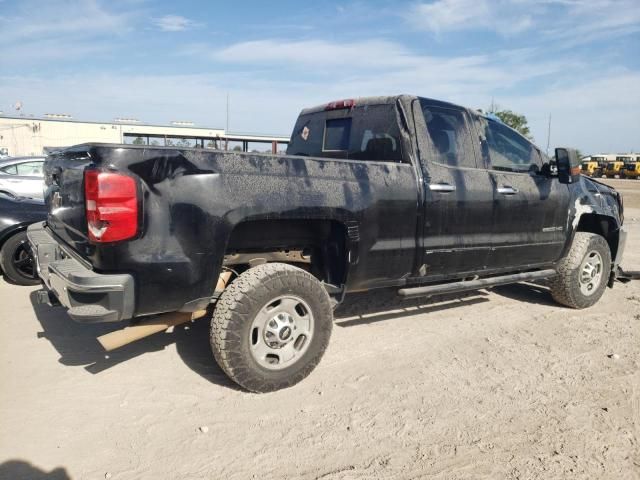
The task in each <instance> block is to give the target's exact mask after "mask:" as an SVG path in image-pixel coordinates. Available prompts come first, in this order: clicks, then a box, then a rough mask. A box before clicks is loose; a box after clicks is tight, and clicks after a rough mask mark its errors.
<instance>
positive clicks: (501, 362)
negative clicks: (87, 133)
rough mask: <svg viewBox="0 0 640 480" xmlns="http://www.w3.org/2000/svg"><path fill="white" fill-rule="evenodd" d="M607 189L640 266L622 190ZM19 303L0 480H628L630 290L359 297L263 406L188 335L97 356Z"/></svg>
mask: <svg viewBox="0 0 640 480" xmlns="http://www.w3.org/2000/svg"><path fill="white" fill-rule="evenodd" d="M611 183H614V184H615V185H616V186H619V184H620V185H621V187H620V188H621V190H622V191H623V193H625V194H627V195H626V196H627V199H626V200H627V201H626V205H627V226H628V228H629V230H630V238H629V244H628V246H627V254H626V258H625V261H624V266H625V267H626V268H627V269H629V270H640V181H638V182H636V183H633V184H632V183H631V181H611ZM625 190H628V192H626V191H625ZM35 290H36V289H35V288H25V287H15V286H11V285H8V284H6V283H4V282H3V283H2V284H1V285H0V305H1V307H0V308H1V309H2V310H1V311H2V313H3V315H2V321H3V322H4V326H5V328H3V329H2V330H1V331H0V378H1V381H2V385H1V388H0V412H1V413H0V478H1V479H11V480H16V479H22V478H24V479H30V480H32V479H49V480H60V479H104V478H111V479H113V480H120V479H138V478H140V479H178V478H179V479H250V478H256V479H258V478H259V479H270V478H274V479H281V478H303V479H316V478H322V479H325V480H327V479H332V480H337V479H363V478H383V479H405V478H408V479H413V478H425V477H429V478H435V479H462V478H474V479H478V478H480V479H482V478H484V479H498V478H505V479H530V478H544V479H551V478H577V479H595V478H597V479H604V478H610V479H632V478H633V479H638V478H640V370H639V367H640V281H635V282H632V283H628V284H620V283H618V284H616V286H615V288H613V289H612V290H607V291H606V293H605V296H604V297H603V299H602V300H601V301H600V302H599V303H598V304H597V305H596V306H594V307H592V308H590V309H588V310H584V311H573V310H569V309H566V308H561V307H558V306H557V305H555V304H554V303H553V301H552V300H551V297H550V295H549V293H548V291H547V289H546V288H545V287H544V286H540V285H533V284H518V285H512V286H506V287H500V288H495V289H493V290H491V291H480V292H477V293H474V294H470V295H467V296H464V297H446V298H439V299H436V300H433V301H429V302H425V301H418V302H412V303H400V302H398V301H396V300H395V299H394V297H393V293H392V292H375V293H372V294H368V295H360V296H358V297H355V298H352V299H351V300H349V302H348V305H346V306H345V307H342V308H341V309H340V311H339V312H338V313H337V318H336V325H335V328H334V332H333V338H332V342H331V344H330V346H329V350H328V351H327V354H326V356H325V357H324V359H323V361H322V362H321V363H320V365H319V367H318V368H317V369H316V371H315V372H314V373H312V374H311V376H310V377H309V378H307V379H306V380H305V381H304V382H302V383H301V384H299V385H297V386H295V387H293V388H291V389H288V390H284V391H280V392H276V393H273V394H268V395H254V394H250V393H246V392H243V391H241V390H238V389H237V388H235V387H234V385H233V384H232V383H230V382H229V381H228V380H227V379H226V377H225V376H224V375H223V374H222V372H221V371H220V369H219V368H218V367H217V366H216V364H215V362H214V360H213V358H212V355H211V353H210V350H209V343H208V338H207V337H208V335H207V329H208V325H207V322H206V321H200V322H196V323H193V324H191V325H188V326H186V327H185V326H182V327H179V328H175V330H174V331H173V332H171V333H162V334H157V335H155V336H153V337H150V338H148V339H146V340H143V341H141V342H138V343H136V344H133V345H130V346H128V347H125V348H123V349H122V350H120V351H118V352H115V353H113V354H110V355H105V354H104V352H102V351H101V348H100V346H99V345H98V343H97V342H96V340H95V337H96V336H98V335H100V334H102V333H105V332H107V331H109V330H111V329H113V328H114V327H113V326H104V325H103V326H100V325H97V326H83V325H78V324H75V323H73V322H72V321H71V320H69V318H68V317H67V316H66V314H65V312H64V310H63V309H60V308H55V309H50V308H48V307H41V306H38V305H35V304H34V293H33V292H34V291H35Z"/></svg>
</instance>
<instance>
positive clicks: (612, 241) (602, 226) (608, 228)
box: [576, 213, 620, 259]
mask: <svg viewBox="0 0 640 480" xmlns="http://www.w3.org/2000/svg"><path fill="white" fill-rule="evenodd" d="M576 231H577V232H589V233H595V234H596V235H600V236H602V237H604V239H605V240H606V241H607V243H608V244H609V249H610V250H611V258H612V259H613V258H615V257H616V254H617V253H618V236H619V234H620V233H619V229H618V224H617V223H616V221H615V220H614V219H613V218H612V217H607V216H605V215H598V214H596V213H586V214H584V215H582V216H581V217H580V222H579V223H578V227H577V228H576Z"/></svg>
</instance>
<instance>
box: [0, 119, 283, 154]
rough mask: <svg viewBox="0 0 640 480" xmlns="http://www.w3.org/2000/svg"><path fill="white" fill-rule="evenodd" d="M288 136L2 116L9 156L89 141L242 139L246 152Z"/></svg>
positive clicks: (2, 150) (186, 143)
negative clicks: (261, 144)
mask: <svg viewBox="0 0 640 480" xmlns="http://www.w3.org/2000/svg"><path fill="white" fill-rule="evenodd" d="M288 141H289V138H288V137H282V136H269V135H241V134H226V133H225V131H224V129H221V128H204V127H196V126H194V125H193V124H192V123H190V122H172V124H171V125H150V124H143V123H141V122H139V121H137V120H134V119H116V120H114V121H113V122H80V121H76V120H73V119H71V117H69V116H67V115H56V114H47V115H44V116H43V117H26V116H19V117H10V116H6V115H0V154H4V155H9V156H15V157H17V156H26V155H42V154H46V153H47V152H50V151H52V150H58V149H60V148H61V147H68V146H71V145H77V144H80V143H87V142H103V143H135V144H141V145H169V146H171V145H175V146H180V147H200V148H222V149H224V148H227V147H228V146H229V142H238V143H239V144H240V145H241V149H242V150H243V151H248V149H249V143H268V144H271V145H272V146H271V149H272V151H274V152H275V151H276V150H277V146H278V144H286V143H288Z"/></svg>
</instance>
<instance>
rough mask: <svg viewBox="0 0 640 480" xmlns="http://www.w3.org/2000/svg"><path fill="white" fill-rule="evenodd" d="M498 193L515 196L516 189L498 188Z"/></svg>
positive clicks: (508, 187)
mask: <svg viewBox="0 0 640 480" xmlns="http://www.w3.org/2000/svg"><path fill="white" fill-rule="evenodd" d="M498 193H499V194H501V195H515V194H516V193H518V189H517V188H513V187H510V186H509V185H505V186H504V187H498Z"/></svg>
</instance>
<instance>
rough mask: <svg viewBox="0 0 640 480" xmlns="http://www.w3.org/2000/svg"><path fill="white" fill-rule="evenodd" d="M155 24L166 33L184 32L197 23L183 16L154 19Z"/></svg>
mask: <svg viewBox="0 0 640 480" xmlns="http://www.w3.org/2000/svg"><path fill="white" fill-rule="evenodd" d="M153 23H154V24H155V25H156V26H157V27H158V28H159V29H160V30H162V31H164V32H182V31H183V30H188V29H190V28H193V27H194V26H196V24H195V22H193V21H192V20H189V19H188V18H186V17H183V16H181V15H165V16H164V17H160V18H156V19H154V21H153Z"/></svg>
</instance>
